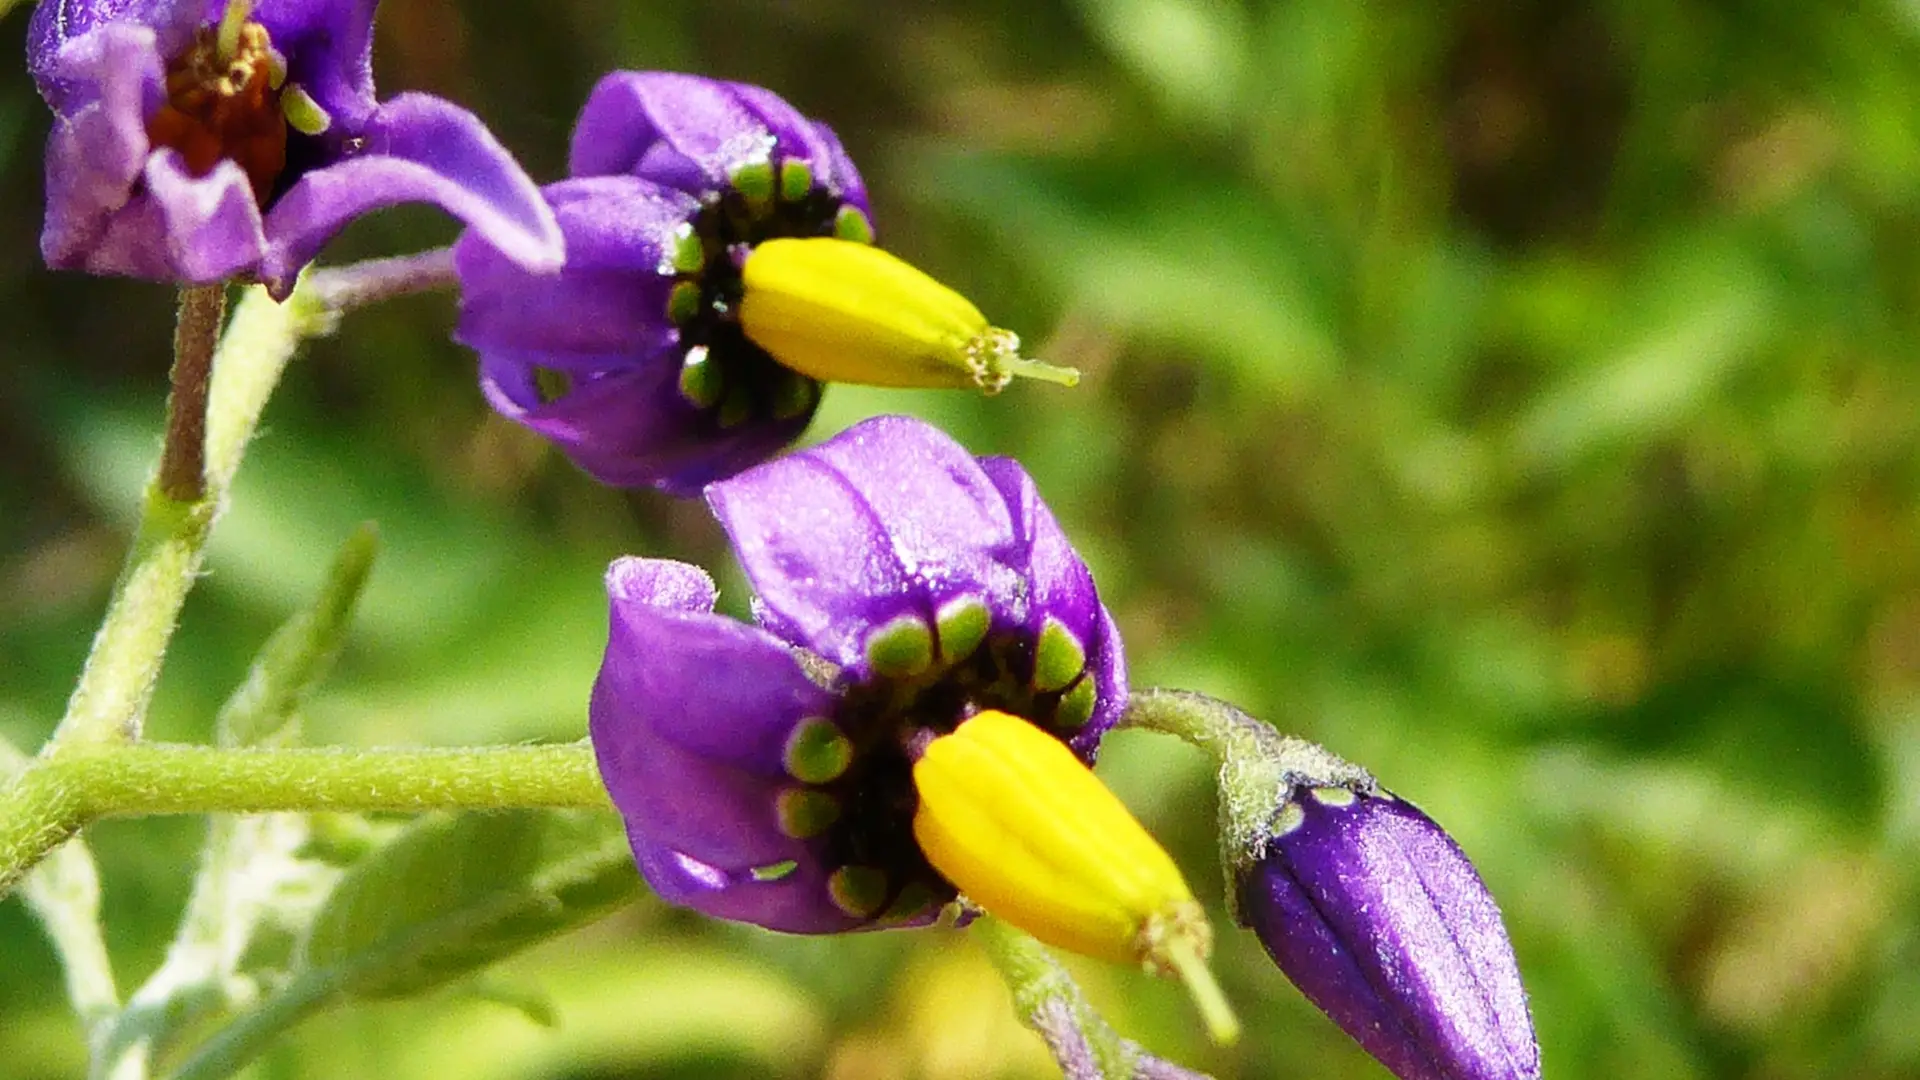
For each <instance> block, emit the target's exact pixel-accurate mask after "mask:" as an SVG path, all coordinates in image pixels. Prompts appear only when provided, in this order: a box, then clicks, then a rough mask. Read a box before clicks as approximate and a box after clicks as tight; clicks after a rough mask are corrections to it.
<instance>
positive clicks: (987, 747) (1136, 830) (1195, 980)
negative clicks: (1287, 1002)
mask: <svg viewBox="0 0 1920 1080" xmlns="http://www.w3.org/2000/svg"><path fill="white" fill-rule="evenodd" d="M913 783H914V787H915V788H916V789H917V790H918V791H919V795H920V805H919V808H918V809H917V810H916V811H915V812H914V817H913V835H914V838H915V839H916V840H918V841H919V843H920V849H921V851H922V852H924V853H925V855H926V857H927V861H929V862H931V863H932V864H933V866H934V868H935V869H937V870H939V871H940V872H941V873H942V874H944V875H946V877H947V880H949V881H951V882H953V883H954V885H956V886H958V887H959V889H960V891H961V892H963V893H965V894H966V897H967V899H968V900H970V901H972V902H973V903H975V904H978V905H979V906H980V907H982V908H984V909H986V911H987V912H989V913H990V914H992V915H995V916H997V917H999V918H1000V919H1003V920H1005V921H1006V922H1008V923H1010V924H1012V925H1013V926H1016V927H1018V928H1020V929H1021V930H1024V931H1026V932H1027V933H1029V934H1031V935H1033V936H1034V937H1036V938H1038V939H1039V940H1041V941H1043V942H1045V943H1047V944H1049V945H1054V946H1057V947H1059V948H1062V949H1069V950H1071V951H1073V952H1077V953H1082V954H1084V955H1087V956H1095V957H1099V958H1101V959H1105V960H1113V961H1117V962H1120V963H1130V964H1142V965H1144V966H1145V967H1147V968H1148V969H1149V970H1151V971H1154V972H1156V973H1158V974H1172V975H1176V976H1178V977H1179V978H1180V979H1182V980H1183V981H1185V982H1186V983H1187V986H1188V988H1189V990H1190V991H1191V992H1192V994H1193V996H1194V1000H1195V1003H1196V1004H1197V1005H1198V1006H1199V1008H1200V1012H1201V1014H1202V1017H1203V1018H1204V1019H1205V1021H1206V1023H1207V1026H1208V1029H1209V1031H1210V1033H1211V1034H1212V1036H1213V1038H1214V1039H1215V1040H1216V1041H1218V1042H1222V1043H1226V1042H1231V1041H1233V1039H1234V1038H1235V1037H1236V1036H1237V1035H1238V1034H1239V1022H1238V1021H1237V1020H1235V1019H1234V1016H1233V1012H1232V1010H1231V1009H1230V1008H1229V1007H1228V1006H1227V1003H1226V999H1225V997H1224V996H1223V995H1221V993H1220V989H1219V987H1218V986H1217V985H1215V983H1214V982H1213V978H1212V976H1211V974H1209V973H1208V971H1207V968H1206V965H1205V963H1204V960H1205V957H1206V955H1207V953H1208V951H1209V950H1210V948H1211V946H1212V942H1213V935H1212V930H1211V928H1210V927H1209V926H1208V925H1207V920H1206V915H1205V914H1204V913H1203V912H1202V910H1201V908H1200V905H1199V904H1198V903H1197V902H1196V901H1195V900H1194V898H1193V892H1192V890H1190V889H1188V888H1187V883H1186V879H1184V878H1183V877H1181V876H1180V869H1179V867H1177V866H1175V865H1174V863H1173V859H1172V858H1170V857H1169V856H1168V855H1167V853H1166V851H1165V850H1164V849H1162V848H1161V847H1160V845H1159V844H1158V843H1156V842H1155V841H1154V839H1153V837H1152V836H1150V835H1148V833H1147V831H1146V829H1145V828H1143V827H1142V826H1141V825H1140V823H1139V822H1138V821H1137V820H1135V819H1134V817H1133V815H1132V814H1131V813H1129V812H1128V811H1127V808H1126V807H1125V806H1124V805H1122V804H1121V802H1120V800H1119V799H1117V798H1115V797H1114V795H1113V793H1112V792H1111V791H1108V790H1107V787H1106V785H1105V784H1102V783H1101V782H1100V780H1099V779H1098V778H1097V777H1095V776H1094V775H1093V772H1092V770H1090V769H1088V768H1087V767H1086V766H1085V765H1083V764H1082V763H1081V762H1080V759H1079V758H1077V757H1075V756H1074V755H1073V752H1072V751H1070V750H1068V749H1067V748H1066V746H1065V745H1064V744H1062V743H1061V742H1060V741H1059V740H1058V739H1055V738H1053V737H1052V736H1050V735H1048V734H1046V733H1045V732H1043V731H1041V730H1040V729H1039V728H1036V727H1034V726H1033V725H1032V724H1029V723H1027V722H1026V721H1025V720H1022V719H1020V718H1018V717H1015V716H1010V715H1008V714H1006V713H1002V712H983V713H980V714H978V715H976V716H974V717H972V718H971V719H969V720H967V721H966V722H964V723H962V724H961V725H960V727H959V728H958V729H956V730H955V731H954V732H953V733H952V734H950V735H944V736H941V737H940V738H937V739H934V740H933V741H932V742H930V743H928V744H927V748H926V751H925V753H924V754H922V755H921V757H920V760H919V761H917V762H915V763H914V766H913Z"/></svg>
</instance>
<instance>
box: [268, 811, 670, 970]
mask: <svg viewBox="0 0 1920 1080" xmlns="http://www.w3.org/2000/svg"><path fill="white" fill-rule="evenodd" d="M639 886H640V880H639V876H638V875H637V874H636V873H635V871H634V866H633V857H632V855H631V854H630V853H629V851H628V848H627V841H626V835H625V833H624V831H623V830H622V828H621V825H620V821H619V819H618V818H616V817H614V816H613V815H611V814H606V813H595V812H588V811H536V810H512V811H502V812H498V813H486V814H459V815H453V814H435V815H430V816H427V817H423V818H421V819H420V820H418V821H417V822H415V823H414V824H412V825H411V826H409V827H408V828H407V829H405V830H404V831H402V832H401V834H400V835H399V836H397V837H396V838H395V839H394V840H393V841H392V842H390V843H388V844H387V845H386V846H385V847H383V848H381V849H380V850H379V851H378V852H376V853H374V854H373V855H371V856H369V857H368V858H367V859H366V860H365V861H363V862H362V863H360V864H359V865H358V866H356V867H355V868H354V869H353V870H351V871H349V872H348V873H347V875H346V877H345V878H343V879H342V880H341V882H340V884H339V886H338V887H336V888H335V889H334V891H333V894H332V895H331V896H329V897H328V898H327V901H326V904H325V906H323V907H322V908H321V910H320V912H319V914H318V915H317V916H315V918H314V921H313V925H312V927H311V929H310V930H309V931H308V934H307V939H306V942H305V944H304V947H303V949H302V956H301V959H302V961H303V965H302V966H303V967H305V968H306V969H309V970H311V971H316V972H318V971H326V972H331V973H332V978H333V979H334V981H335V982H336V983H337V985H338V986H339V988H340V989H341V990H343V991H344V992H346V993H348V994H352V995H355V996H360V997H396V996H401V995H405V994H411V993H417V992H419V991H421V990H425V989H428V988H430V987H433V986H437V985H439V984H441V983H445V982H448V981H450V980H453V979H458V978H461V977H462V976H465V975H469V974H471V973H473V972H475V971H477V970H479V969H481V968H484V967H486V966H487V965H488V964H491V963H493V962H494V961H496V960H499V959H501V958H503V957H506V956H508V955H510V954H512V953H514V952H517V951H519V950H520V949H523V948H526V947H527V946H529V945H533V944H535V943H537V942H540V941H543V940H545V939H547V938H550V937H553V936H555V935H556V934H560V933H563V932H565V931H567V930H569V929H572V928H573V927H575V926H579V925H580V924H582V923H585V922H588V921H590V920H592V919H595V918H598V917H599V916H601V915H603V914H605V913H607V912H608V911H611V910H612V909H613V908H615V907H618V906H619V905H621V904H623V903H625V902H627V901H628V900H630V899H632V897H633V896H634V895H635V894H636V893H637V892H638V891H639Z"/></svg>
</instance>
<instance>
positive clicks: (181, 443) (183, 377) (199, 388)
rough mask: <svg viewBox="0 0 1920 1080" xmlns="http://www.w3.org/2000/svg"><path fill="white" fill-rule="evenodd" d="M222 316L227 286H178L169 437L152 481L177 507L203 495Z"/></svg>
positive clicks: (224, 310)
mask: <svg viewBox="0 0 1920 1080" xmlns="http://www.w3.org/2000/svg"><path fill="white" fill-rule="evenodd" d="M226 314H227V283H226V282H224V281H221V282H215V283H214V284H212V285H183V286H181V288H180V310H179V315H178V316H177V318H176V321H175V323H174V329H173V370H172V372H171V374H170V375H169V381H170V382H171V384H172V387H171V389H170V390H169V391H168V393H167V435H166V442H165V444H164V445H163V447H162V449H161V451H160V471H159V474H158V476H157V477H156V479H155V483H156V485H157V486H158V487H159V489H160V493H161V494H162V495H164V496H166V497H167V498H169V499H171V500H173V501H174V502H176V503H195V502H199V501H200V498H201V496H203V495H205V494H206V493H207V394H208V384H209V383H210V382H211V381H212V376H213V350H214V346H215V345H216V344H218V343H219V340H220V322H221V320H222V319H224V318H225V317H226Z"/></svg>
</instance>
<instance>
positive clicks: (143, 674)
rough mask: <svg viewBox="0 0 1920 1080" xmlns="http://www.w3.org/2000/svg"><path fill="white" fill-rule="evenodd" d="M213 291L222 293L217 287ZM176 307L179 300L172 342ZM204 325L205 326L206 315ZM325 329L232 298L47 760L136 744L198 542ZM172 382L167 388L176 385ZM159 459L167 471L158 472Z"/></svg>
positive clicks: (297, 304)
mask: <svg viewBox="0 0 1920 1080" xmlns="http://www.w3.org/2000/svg"><path fill="white" fill-rule="evenodd" d="M207 288H209V289H212V288H216V287H215V286H208V287H207ZM218 288H221V289H222V290H224V286H221V287H218ZM221 295H222V296H224V291H223V292H222V293H221ZM194 306H195V309H196V310H198V311H200V314H199V315H197V316H195V319H196V320H198V319H200V318H202V317H204V316H205V315H206V314H207V312H206V311H205V310H203V308H204V305H201V304H199V303H198V302H196V304H195V305H194ZM188 307H189V304H188V302H187V301H185V300H183V301H182V305H181V312H182V333H183V334H184V333H185V324H186V323H187V322H188V321H189V320H188V318H187V315H186V312H187V309H188ZM214 322H215V324H216V325H217V323H218V316H217V314H216V315H215V316H214ZM327 326H328V319H327V317H326V315H325V313H324V311H323V310H322V309H320V308H319V307H317V306H316V304H315V302H314V300H313V298H312V297H311V296H308V295H303V291H301V290H296V291H295V293H294V295H293V296H292V297H290V298H289V299H288V300H287V302H286V303H285V304H276V303H274V302H273V300H272V298H271V297H269V296H267V294H266V290H265V289H260V288H254V289H251V290H249V291H248V293H247V295H246V296H245V297H244V298H242V300H241V302H240V304H239V307H238V308H237V309H236V310H235V312H234V316H233V321H232V323H231V324H230V325H229V326H228V328H227V332H226V334H225V336H224V337H222V338H221V339H220V345H219V347H218V348H217V349H215V350H213V352H212V354H211V357H212V364H213V374H212V377H211V380H210V381H206V382H205V385H203V386H202V387H201V391H200V392H201V393H204V394H205V395H206V396H205V400H204V402H203V403H202V405H201V406H200V407H199V408H198V410H197V413H198V415H199V417H200V420H199V421H196V423H197V424H198V427H197V431H198V435H197V436H194V437H188V436H185V435H182V434H180V433H179V432H178V431H177V430H176V427H175V422H174V420H172V419H170V420H169V421H168V434H167V448H166V450H164V451H163V453H162V463H161V466H160V468H159V470H158V471H157V472H156V474H155V477H154V480H153V482H152V483H150V484H149V485H148V488H147V492H146V498H145V500H144V503H143V505H142V509H141V515H140V523H139V525H138V527H137V528H136V530H135V533H134V540H133V548H132V550H131V551H129V552H128V553H127V563H126V566H125V567H124V568H123V569H122V570H121V573H120V580H119V581H118V582H117V583H116V584H115V586H114V592H113V598H112V599H111V600H110V601H109V602H108V604H107V615H106V618H105V619H104V620H102V622H101V623H100V630H99V632H98V633H97V634H95V636H94V639H93V648H92V649H91V650H90V651H89V652H88V654H87V662H86V667H85V669H84V670H82V671H81V673H80V682H79V684H78V685H77V686H75V687H74V691H73V697H72V698H71V699H69V700H68V702H67V713H66V716H64V717H63V718H62V719H61V721H60V726H59V728H58V729H57V730H56V731H55V732H54V735H53V743H54V745H53V749H54V751H55V752H60V751H64V750H65V749H66V748H69V747H78V746H80V745H81V744H95V745H98V744H107V743H117V742H130V741H133V740H134V739H137V738H139V735H140V728H141V726H142V723H143V721H144V719H145V716H146V709H147V703H148V701H149V700H151V698H152V695H153V686H154V683H155V681H156V680H157V679H158V678H159V676H160V663H161V660H162V659H163V658H164V657H165V656H166V651H167V642H168V640H169V639H170V638H171V637H172V636H173V627H174V623H175V622H176V621H177V620H178V618H179V615H180V607H181V605H182V604H183V603H185V602H186V598H187V590H188V589H190V588H192V586H193V582H194V579H195V578H196V577H197V576H198V574H199V571H200V562H201V557H202V555H203V553H204V551H205V548H206V542H207V535H208V533H209V532H210V531H211V529H212V527H213V521H214V518H215V517H216V516H218V514H219V511H220V505H221V503H222V501H223V500H224V498H225V495H226V490H227V486H228V485H229V484H230V483H231V482H232V480H233V475H234V472H235V471H236V470H237V469H238V468H239V467H240V458H241V456H242V454H243V452H244V451H245V449H246V444H247V442H248V440H250V439H251V438H252V437H253V432H254V428H255V427H256V426H257V425H258V423H259V420H260V412H261V410H262V409H263V408H265V406H266V402H267V398H268V396H269V395H271V394H272V392H273V387H274V385H275V384H276V383H278V382H279V381H280V373H281V372H282V371H283V370H285V368H286V364H287V361H288V360H289V359H291V358H292V356H293V353H294V350H295V349H296V348H297V347H298V346H299V344H300V342H301V341H303V340H304V339H305V338H307V337H309V336H312V335H314V334H317V333H322V332H324V331H325V329H326V328H327ZM197 347H198V346H195V348H197ZM179 381H180V380H179V379H178V378H177V377H176V385H178V383H179ZM192 411H195V410H190V409H188V408H186V407H185V406H184V405H182V403H181V402H180V401H178V400H176V401H175V402H174V403H173V405H172V406H170V407H169V412H170V414H171V415H173V416H180V415H182V414H184V413H187V412H192ZM188 444H191V445H193V446H198V447H201V451H200V456H199V457H198V458H197V459H196V461H195V463H194V467H193V469H192V471H193V472H194V473H195V474H196V475H200V476H203V477H204V483H205V487H204V493H203V494H202V496H201V497H200V498H198V499H197V500H194V501H187V502H182V501H180V500H179V499H177V498H174V497H173V496H172V495H169V494H168V490H169V489H168V483H169V481H168V473H169V472H178V471H180V470H182V469H184V468H185V466H183V465H180V464H178V463H177V462H178V457H179V455H181V454H186V453H187V451H186V450H184V449H181V450H178V451H176V447H184V446H186V445H188ZM169 460H173V461H175V464H172V465H169V464H168V462H169ZM29 771H31V769H30V770H29Z"/></svg>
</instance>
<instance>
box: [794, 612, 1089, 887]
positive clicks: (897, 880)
mask: <svg viewBox="0 0 1920 1080" xmlns="http://www.w3.org/2000/svg"><path fill="white" fill-rule="evenodd" d="M975 640H979V639H978V638H977V636H976V638H975ZM1039 666H1041V665H1037V664H1036V660H1035V645H1034V642H1033V640H1032V639H1031V637H1030V636H1029V635H1026V634H1013V633H995V634H989V635H988V636H987V637H986V639H985V640H984V641H981V642H980V644H978V645H977V646H976V647H975V648H974V649H973V651H972V652H971V653H968V654H967V655H965V656H960V657H946V656H940V657H939V658H938V659H936V660H935V662H934V663H933V664H932V666H930V667H929V668H928V669H927V670H925V671H923V672H921V673H919V674H916V675H909V676H894V677H887V676H879V675H876V676H873V677H871V678H869V679H868V680H866V681H865V682H862V683H860V684H858V685H855V686H852V687H849V688H848V689H846V691H845V692H844V693H843V695H842V697H841V703H840V706H839V709H838V710H837V711H836V712H835V714H834V715H833V717H832V720H833V724H834V726H835V727H837V728H838V729H839V730H840V731H841V732H843V733H844V734H845V736H846V738H847V740H848V741H849V742H850V743H851V744H852V756H851V762H850V764H849V765H848V766H847V767H846V771H845V772H843V773H842V774H840V775H839V776H838V777H836V778H835V779H833V780H831V781H829V782H827V783H824V784H819V785H815V788H816V789H817V790H818V791H819V792H820V793H822V794H824V795H825V796H827V797H828V798H830V799H831V800H832V802H831V803H830V804H825V803H823V804H821V805H830V806H831V807H832V808H833V810H834V811H835V812H836V816H835V817H834V818H833V820H832V824H831V825H829V826H828V827H826V828H825V830H824V831H823V832H822V833H821V838H822V840H823V847H824V851H825V856H826V858H825V863H826V865H827V866H828V867H829V868H830V869H832V870H835V871H838V872H839V873H838V874H836V877H839V876H841V875H847V876H848V877H850V878H851V880H853V881H856V882H859V883H861V885H862V889H861V891H862V892H864V893H865V895H864V896H857V897H853V898H852V899H853V900H854V903H853V904H851V905H843V906H849V908H850V911H851V912H852V913H857V914H870V915H877V916H879V917H880V919H881V920H882V921H883V922H892V921H901V920H907V919H911V918H914V917H916V916H920V915H924V914H926V913H927V912H929V911H931V910H933V909H935V908H937V907H939V906H940V905H942V904H945V903H947V902H948V901H950V900H952V899H953V898H954V896H955V895H956V894H957V890H956V889H955V887H954V885H953V883H952V882H950V881H948V880H947V879H946V878H945V877H943V876H942V875H941V874H940V872H939V871H937V870H935V869H934V868H933V866H932V865H931V864H929V863H928V862H927V858H926V856H925V855H924V854H922V853H921V850H920V845H919V843H918V842H917V841H916V840H915V839H914V835H913V816H914V811H915V810H916V809H917V808H918V806H919V795H918V793H917V792H916V791H915V789H914V786H913V762H914V760H915V759H916V758H917V757H918V756H919V754H920V752H921V751H922V750H923V749H924V748H925V746H926V743H927V742H928V741H930V740H931V739H933V738H935V737H938V736H940V735H945V734H947V733H949V732H951V731H953V730H954V729H955V728H957V727H959V726H960V723H961V721H963V720H966V719H967V718H969V717H971V716H973V715H974V714H975V713H977V712H981V711H984V710H987V709H994V710H998V711H1001V712H1006V713H1011V714H1012V715H1015V716H1019V717H1022V718H1024V719H1026V720H1028V721H1030V722H1031V723H1033V724H1035V725H1037V726H1039V727H1040V728H1041V729H1042V730H1045V731H1047V732H1048V733H1050V734H1053V735H1055V736H1057V737H1058V738H1059V739H1060V740H1061V741H1063V742H1064V741H1066V740H1068V739H1070V738H1071V737H1072V736H1073V735H1074V733H1075V732H1077V731H1078V730H1079V728H1080V726H1081V725H1082V724H1084V723H1085V722H1086V715H1085V713H1084V712H1082V711H1080V710H1081V709H1084V708H1085V707H1086V706H1085V705H1084V702H1085V701H1087V700H1090V698H1086V697H1084V696H1082V695H1075V694H1073V693H1072V690H1073V689H1074V688H1075V687H1078V686H1079V685H1080V683H1081V682H1084V681H1085V680H1089V679H1091V678H1092V677H1093V676H1092V673H1091V672H1090V671H1087V672H1083V673H1081V675H1080V676H1079V678H1078V679H1076V680H1075V681H1074V682H1073V683H1072V684H1070V685H1069V686H1068V687H1066V688H1061V689H1055V690H1051V691H1048V690H1042V689H1039V688H1038V687H1037V686H1036V678H1037V676H1036V668H1037V667H1039ZM1038 678H1039V679H1041V680H1042V681H1044V674H1042V675H1040V676H1038ZM1069 697H1073V698H1076V699H1077V700H1079V701H1080V702H1082V704H1081V706H1080V707H1079V708H1076V707H1075V706H1074V704H1073V703H1071V702H1067V703H1066V704H1065V707H1063V702H1064V701H1065V699H1067V698H1069ZM835 899H836V901H837V902H839V901H842V900H843V898H842V897H841V896H840V895H839V894H838V893H836V896H835Z"/></svg>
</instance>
